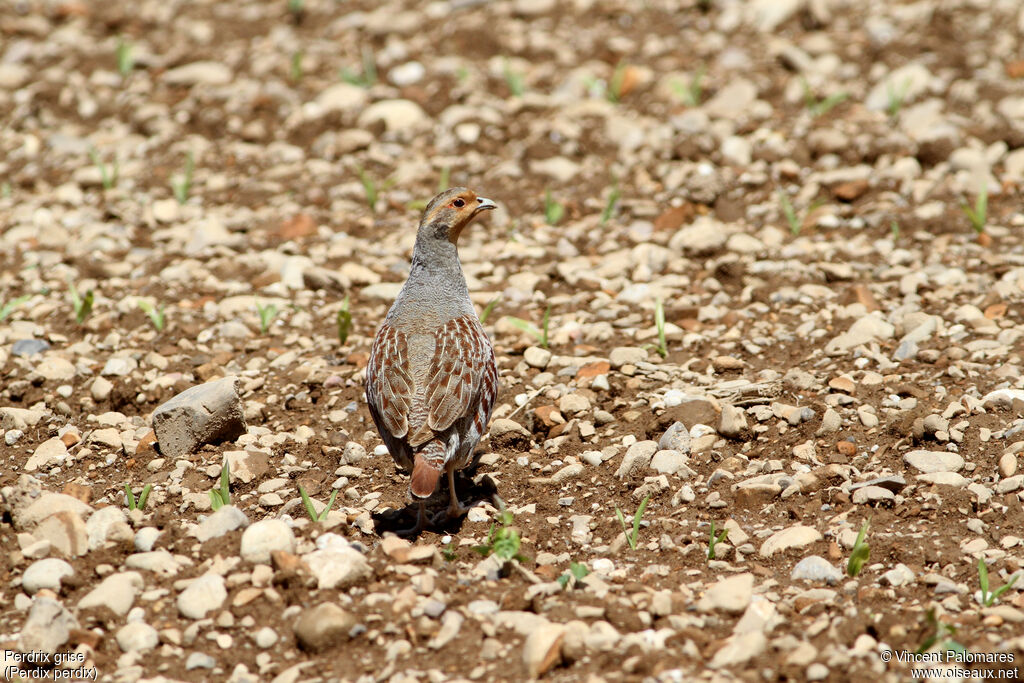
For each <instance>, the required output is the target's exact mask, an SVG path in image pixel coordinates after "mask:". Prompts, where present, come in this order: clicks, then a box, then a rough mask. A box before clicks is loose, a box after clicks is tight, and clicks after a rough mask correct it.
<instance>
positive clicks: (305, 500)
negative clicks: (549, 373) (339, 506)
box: [299, 486, 338, 522]
mask: <svg viewBox="0 0 1024 683" xmlns="http://www.w3.org/2000/svg"><path fill="white" fill-rule="evenodd" d="M299 495H300V496H302V504H303V505H305V506H306V514H308V515H309V518H310V519H311V520H313V521H314V522H322V521H324V520H325V519H327V515H328V514H329V513H330V512H331V507H332V506H333V505H334V499H335V498H337V497H338V489H334V490H333V491H331V497H330V498H329V499H328V500H327V505H326V507H324V509H323V510H321V511H320V514H317V512H316V508H315V507H313V501H312V500H311V499H310V497H309V495H308V494H307V493H306V489H304V488H302V487H301V486H300V487H299Z"/></svg>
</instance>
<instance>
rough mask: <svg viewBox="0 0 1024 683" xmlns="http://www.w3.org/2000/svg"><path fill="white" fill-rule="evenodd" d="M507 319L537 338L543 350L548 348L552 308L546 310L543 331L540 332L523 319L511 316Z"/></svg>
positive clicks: (542, 325)
mask: <svg viewBox="0 0 1024 683" xmlns="http://www.w3.org/2000/svg"><path fill="white" fill-rule="evenodd" d="M507 318H508V321H509V322H510V323H512V324H513V325H515V326H516V327H517V328H519V329H520V330H522V331H523V332H525V333H526V334H528V335H530V336H531V337H533V338H535V339H536V340H537V343H538V344H540V347H541V348H542V349H546V348H548V325H549V324H550V322H551V306H548V307H547V308H545V309H544V318H543V320H542V322H541V329H539V330H538V329H537V328H536V327H534V325H533V323H530V322H528V321H526V320H523V319H522V318H515V317H513V316H511V315H510V316H507Z"/></svg>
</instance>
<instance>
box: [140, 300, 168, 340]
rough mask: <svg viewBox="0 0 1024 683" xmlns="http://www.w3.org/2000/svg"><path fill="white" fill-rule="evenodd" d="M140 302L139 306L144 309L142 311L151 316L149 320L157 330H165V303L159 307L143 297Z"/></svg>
mask: <svg viewBox="0 0 1024 683" xmlns="http://www.w3.org/2000/svg"><path fill="white" fill-rule="evenodd" d="M138 304H139V308H141V309H142V312H143V313H145V314H146V315H147V316H149V322H151V323H153V327H154V328H155V329H156V331H157V332H163V331H164V323H166V319H165V318H164V305H163V304H160V306H159V307H156V306H154V305H153V304H151V303H149V302H148V301H145V300H143V299H140V300H139V302H138Z"/></svg>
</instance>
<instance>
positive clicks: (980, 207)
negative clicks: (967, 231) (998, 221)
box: [960, 185, 988, 235]
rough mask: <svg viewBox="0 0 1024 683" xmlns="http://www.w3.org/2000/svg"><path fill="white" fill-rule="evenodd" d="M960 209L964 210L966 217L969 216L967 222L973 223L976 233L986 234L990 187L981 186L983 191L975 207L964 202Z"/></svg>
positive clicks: (976, 200)
mask: <svg viewBox="0 0 1024 683" xmlns="http://www.w3.org/2000/svg"><path fill="white" fill-rule="evenodd" d="M960 208H961V210H963V212H964V215H965V216H967V220H969V221H970V222H971V227H972V228H974V232H976V233H978V234H979V235H980V234H982V233H984V232H985V223H987V222H988V186H987V185H982V186H981V191H980V192H978V196H977V198H976V199H975V200H974V206H973V207H972V206H971V205H970V204H968V203H967V202H964V201H962V202H960Z"/></svg>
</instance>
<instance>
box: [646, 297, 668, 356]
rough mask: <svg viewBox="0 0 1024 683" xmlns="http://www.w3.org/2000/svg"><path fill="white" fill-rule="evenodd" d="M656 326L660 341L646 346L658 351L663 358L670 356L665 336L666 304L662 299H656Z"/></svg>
mask: <svg viewBox="0 0 1024 683" xmlns="http://www.w3.org/2000/svg"><path fill="white" fill-rule="evenodd" d="M654 326H655V327H656V328H658V343H657V344H645V345H644V348H651V349H654V350H655V351H657V352H658V355H659V356H661V357H662V358H666V357H668V340H667V339H666V338H665V305H664V304H663V303H662V302H661V299H655V300H654Z"/></svg>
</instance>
